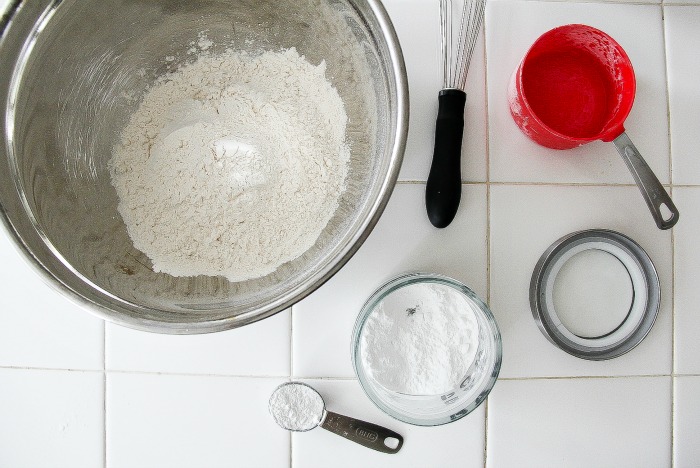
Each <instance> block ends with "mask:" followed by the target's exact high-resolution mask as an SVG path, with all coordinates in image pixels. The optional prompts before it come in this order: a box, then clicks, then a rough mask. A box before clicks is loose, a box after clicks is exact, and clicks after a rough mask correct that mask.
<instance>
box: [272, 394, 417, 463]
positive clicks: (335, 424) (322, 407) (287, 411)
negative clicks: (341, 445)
mask: <svg viewBox="0 0 700 468" xmlns="http://www.w3.org/2000/svg"><path fill="white" fill-rule="evenodd" d="M292 392H297V394H299V393H304V394H305V395H304V397H305V398H306V400H305V401H304V402H302V403H304V404H305V405H306V406H307V407H306V408H299V407H296V406H295V403H297V404H298V403H299V402H298V401H292V399H291V398H290V395H292ZM268 410H269V411H270V414H271V415H272V418H273V419H274V420H275V422H276V423H277V424H278V425H279V426H280V427H281V428H282V429H287V430H288V431H293V432H308V431H310V430H311V429H315V428H316V427H318V426H321V427H322V428H323V429H326V430H328V431H331V432H333V433H334V434H338V435H339V436H341V437H344V438H346V439H348V440H351V441H353V442H356V443H358V444H360V445H364V446H365V447H368V448H371V449H374V450H377V451H379V452H384V453H397V452H398V451H399V450H401V446H402V445H403V437H401V435H399V434H397V433H396V432H394V431H392V430H389V429H387V428H385V427H382V426H378V425H376V424H372V423H368V422H365V421H360V420H359V419H354V418H350V417H348V416H343V415H342V414H338V413H333V412H331V411H327V410H326V403H325V402H324V401H323V397H322V396H321V394H320V393H318V392H317V391H316V390H315V389H314V388H313V387H311V386H309V385H306V384H305V383H301V382H287V383H283V384H282V385H280V386H279V387H277V388H276V389H275V390H274V391H273V392H272V395H271V396H270V400H269V402H268ZM305 410H308V411H305ZM290 417H292V418H295V419H293V421H294V425H293V424H292V420H290Z"/></svg>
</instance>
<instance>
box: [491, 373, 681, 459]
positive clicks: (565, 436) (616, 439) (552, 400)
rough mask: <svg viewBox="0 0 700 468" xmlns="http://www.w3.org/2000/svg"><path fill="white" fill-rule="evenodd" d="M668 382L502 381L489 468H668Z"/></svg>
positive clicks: (494, 398)
mask: <svg viewBox="0 0 700 468" xmlns="http://www.w3.org/2000/svg"><path fill="white" fill-rule="evenodd" d="M670 432H671V378H670V377H633V378H615V379H554V380H520V381H512V380H511V381H500V382H498V383H497V384H496V386H495V387H494V389H493V392H492V393H491V397H490V398H489V408H488V439H487V440H488V448H487V454H486V461H487V463H486V466H488V467H505V466H518V467H537V468H547V467H562V466H566V467H572V468H573V467H592V466H601V467H616V468H623V467H630V468H635V467H640V466H654V467H664V466H666V467H668V466H671V434H670Z"/></svg>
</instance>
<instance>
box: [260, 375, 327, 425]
mask: <svg viewBox="0 0 700 468" xmlns="http://www.w3.org/2000/svg"><path fill="white" fill-rule="evenodd" d="M269 410H270V414H271V415H272V417H273V419H274V420H275V422H276V423H277V424H278V425H279V426H280V427H282V428H284V429H288V430H290V431H308V430H311V429H313V428H314V427H316V426H318V425H319V423H320V422H321V418H322V417H323V410H324V404H323V398H321V395H319V394H318V392H316V390H314V389H313V388H311V387H308V386H306V385H302V384H298V383H289V384H285V385H281V386H279V387H277V389H276V390H275V391H274V392H273V393H272V396H270V402H269Z"/></svg>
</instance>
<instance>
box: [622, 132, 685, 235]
mask: <svg viewBox="0 0 700 468" xmlns="http://www.w3.org/2000/svg"><path fill="white" fill-rule="evenodd" d="M613 143H614V144H615V147H616V148H617V151H618V153H620V156H622V159H623V160H624V161H625V164H627V168H628V169H629V170H630V172H631V173H632V176H633V177H634V180H635V182H636V183H637V187H639V190H640V191H641V192H642V196H644V201H646V202H647V206H648V207H649V211H651V215H652V216H653V217H654V221H655V222H656V225H657V226H658V227H659V229H671V228H672V227H673V226H675V224H676V223H677V222H678V218H679V217H680V213H679V212H678V208H676V205H674V204H673V200H671V197H670V196H669V195H668V193H667V192H666V189H665V188H664V186H663V185H661V182H659V179H658V178H657V177H656V175H655V174H654V172H653V171H652V170H651V168H650V167H649V165H648V164H647V163H646V161H644V158H643V157H642V155H641V153H640V152H639V150H637V148H636V147H635V146H634V144H633V143H632V140H630V138H629V137H628V136H627V134H626V133H622V135H620V136H619V137H617V138H615V139H614V140H613ZM663 206H666V209H667V210H668V212H669V213H670V215H668V214H667V215H664V213H663V212H662V211H661V208H662V207H663Z"/></svg>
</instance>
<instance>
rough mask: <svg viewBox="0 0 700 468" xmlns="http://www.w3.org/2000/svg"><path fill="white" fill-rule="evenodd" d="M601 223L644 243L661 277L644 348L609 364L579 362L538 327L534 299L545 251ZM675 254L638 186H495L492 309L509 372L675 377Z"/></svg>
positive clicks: (509, 374)
mask: <svg viewBox="0 0 700 468" xmlns="http://www.w3.org/2000/svg"><path fill="white" fill-rule="evenodd" d="M594 228H601V229H612V230H614V231H618V232H621V233H622V234H625V235H627V236H629V237H631V238H632V239H633V240H635V241H636V242H638V243H639V244H640V245H641V246H642V247H643V248H644V249H645V250H646V251H647V253H648V254H649V256H650V257H651V259H652V261H653V262H654V264H655V266H656V269H657V270H658V273H659V278H660V282H661V297H662V301H661V308H660V310H659V315H658V318H657V320H656V324H655V325H654V328H653V329H652V330H651V332H650V334H649V335H648V336H647V337H646V339H645V340H644V341H643V342H642V343H641V344H640V345H639V346H638V347H637V348H635V349H633V350H632V351H631V352H629V353H628V354H626V355H623V356H621V357H618V358H616V359H612V360H609V361H586V360H582V359H578V358H575V357H573V356H570V355H569V354H566V353H565V352H564V351H562V350H560V349H559V348H557V347H555V346H554V345H553V344H551V343H550V342H549V341H547V339H546V338H545V337H544V335H543V334H542V333H541V332H540V330H539V329H538V328H537V325H536V324H535V320H534V319H533V317H532V312H531V309H530V303H529V288H530V279H531V277H532V272H533V270H534V268H535V265H536V264H537V261H538V260H539V258H540V257H541V256H542V254H543V253H544V251H545V250H546V249H547V248H548V247H549V246H550V245H551V244H552V243H553V242H554V241H556V240H557V239H559V238H561V237H562V236H565V235H567V234H570V233H572V232H576V231H580V230H585V229H594ZM671 255H672V254H671V233H670V232H668V231H660V230H659V229H657V228H656V225H655V224H654V221H653V220H652V218H651V215H650V214H649V212H648V210H647V207H646V204H645V203H644V201H643V200H642V197H641V195H640V193H639V191H638V190H637V188H636V187H591V186H576V187H572V186H495V187H492V188H491V309H492V310H493V313H494V315H495V316H496V321H497V322H498V325H499V328H500V330H501V334H502V336H503V367H502V369H501V377H559V376H580V375H640V374H644V375H647V374H670V373H671V353H672V350H671V333H672V332H671V290H672V289H671ZM599 273H600V274H602V273H604V271H600V272H599ZM597 274H598V273H597V272H596V271H591V273H590V277H595V276H596V275H597ZM574 292H575V291H574ZM594 299H596V300H598V301H599V302H602V303H603V304H604V305H607V304H608V303H609V302H610V301H607V300H605V299H604V298H600V297H597V298H594ZM610 299H611V301H612V300H616V299H618V297H617V296H616V295H612V294H611V295H610ZM623 316H624V311H623ZM600 320H604V318H603V319H600V318H599V321H600ZM620 320H622V318H620ZM590 325H591V326H593V325H597V324H593V323H591V324H590Z"/></svg>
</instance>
